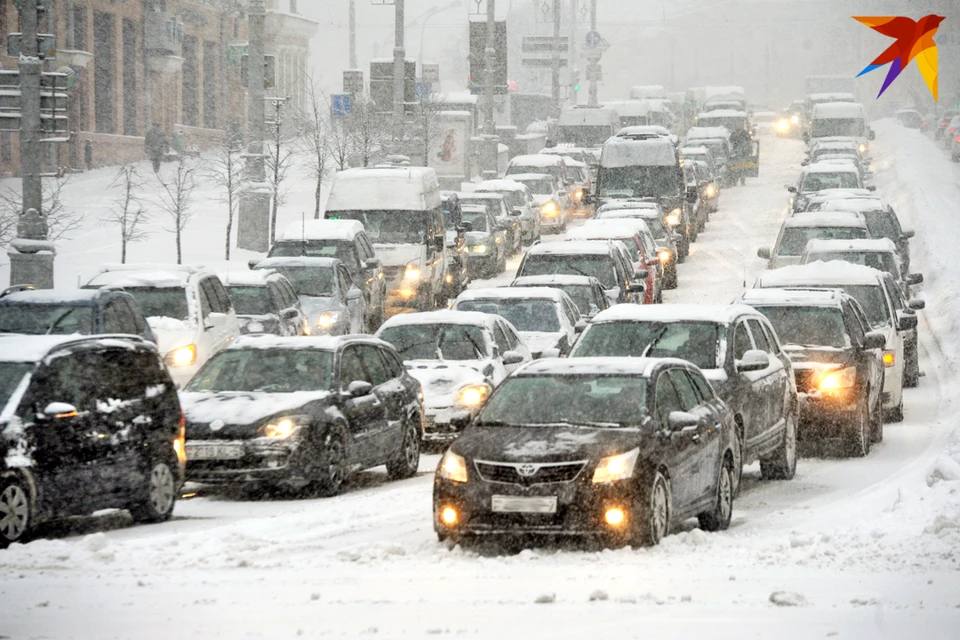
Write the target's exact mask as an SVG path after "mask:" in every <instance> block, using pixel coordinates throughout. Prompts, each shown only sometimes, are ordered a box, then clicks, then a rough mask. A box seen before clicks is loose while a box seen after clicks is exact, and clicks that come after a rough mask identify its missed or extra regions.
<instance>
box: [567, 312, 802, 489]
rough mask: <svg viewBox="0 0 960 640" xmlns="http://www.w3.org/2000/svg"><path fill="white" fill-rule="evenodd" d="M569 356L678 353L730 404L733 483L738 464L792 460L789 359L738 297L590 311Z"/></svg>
mask: <svg viewBox="0 0 960 640" xmlns="http://www.w3.org/2000/svg"><path fill="white" fill-rule="evenodd" d="M570 357H571V358H593V357H617V358H641V357H653V358H679V359H681V360H686V361H688V362H692V363H693V364H695V365H696V366H697V367H699V368H700V371H701V372H702V373H703V375H704V376H705V377H706V378H707V380H709V381H710V383H711V384H712V385H713V388H714V390H715V391H716V392H717V395H718V396H720V399H721V400H723V401H724V402H725V403H726V404H727V406H729V407H730V409H731V410H732V411H733V416H734V421H735V423H736V429H737V431H736V436H737V447H736V449H735V450H734V454H735V458H734V461H735V464H734V476H735V477H734V491H737V490H738V489H739V486H740V475H741V471H742V468H743V466H744V465H748V464H752V463H753V462H755V461H757V460H759V461H760V470H761V473H762V474H763V477H764V478H765V479H790V478H792V477H793V474H794V471H795V470H796V466H797V449H796V429H797V418H798V412H799V407H798V404H797V389H796V386H795V385H794V381H793V370H792V368H791V366H790V359H789V358H788V357H787V354H786V353H785V352H784V351H783V350H782V349H781V347H780V343H779V342H778V341H777V337H776V334H775V332H774V331H773V328H772V327H771V326H770V323H769V322H768V321H767V320H766V318H764V317H763V316H762V315H761V314H759V313H758V312H757V311H755V310H754V309H751V308H750V307H747V306H744V305H731V306H713V305H700V304H697V305H694V304H667V305H657V306H642V307H637V306H635V305H618V306H616V307H613V308H612V309H609V310H607V311H604V312H603V313H601V314H599V315H597V316H596V317H595V318H594V319H593V320H592V321H591V322H590V325H589V326H588V327H587V329H586V331H584V333H583V335H582V336H581V337H580V340H579V341H578V342H577V344H576V346H575V347H574V349H573V351H572V352H571V354H570Z"/></svg>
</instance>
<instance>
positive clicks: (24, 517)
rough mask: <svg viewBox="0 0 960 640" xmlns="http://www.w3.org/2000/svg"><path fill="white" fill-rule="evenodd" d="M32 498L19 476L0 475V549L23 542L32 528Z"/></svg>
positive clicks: (11, 474) (10, 474)
mask: <svg viewBox="0 0 960 640" xmlns="http://www.w3.org/2000/svg"><path fill="white" fill-rule="evenodd" d="M33 510H34V506H33V498H32V497H31V492H30V487H29V485H27V483H26V482H24V481H23V478H21V477H20V475H19V474H17V473H14V472H12V471H8V472H6V473H4V474H3V475H0V549H6V548H7V547H8V546H10V545H11V544H13V543H15V542H21V541H23V540H24V539H25V538H26V537H27V535H28V534H29V533H30V530H31V529H32V528H33Z"/></svg>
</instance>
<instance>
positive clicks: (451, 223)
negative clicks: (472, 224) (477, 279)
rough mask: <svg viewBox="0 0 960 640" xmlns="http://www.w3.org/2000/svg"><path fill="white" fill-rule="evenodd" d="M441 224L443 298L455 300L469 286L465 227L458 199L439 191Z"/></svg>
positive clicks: (447, 192)
mask: <svg viewBox="0 0 960 640" xmlns="http://www.w3.org/2000/svg"><path fill="white" fill-rule="evenodd" d="M440 202H441V203H442V205H443V223H444V229H445V230H446V242H447V263H446V270H447V273H446V275H445V276H444V278H443V291H444V293H443V297H444V298H445V299H447V300H449V299H450V298H456V297H457V296H458V295H459V294H460V292H461V291H463V290H464V289H466V288H467V285H469V284H470V275H469V274H468V273H467V231H468V229H467V227H466V226H464V224H463V211H462V209H461V207H460V198H459V197H458V196H457V194H456V192H454V191H441V192H440Z"/></svg>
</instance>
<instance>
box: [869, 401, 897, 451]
mask: <svg viewBox="0 0 960 640" xmlns="http://www.w3.org/2000/svg"><path fill="white" fill-rule="evenodd" d="M900 419H901V420H902V419H903V398H901V399H900ZM870 442H883V401H882V400H880V399H879V398H877V406H876V407H874V409H873V411H871V412H870Z"/></svg>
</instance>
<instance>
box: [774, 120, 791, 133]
mask: <svg viewBox="0 0 960 640" xmlns="http://www.w3.org/2000/svg"><path fill="white" fill-rule="evenodd" d="M777 131H778V132H780V133H786V132H787V131H790V121H789V120H787V119H786V118H782V119H780V120H777Z"/></svg>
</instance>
